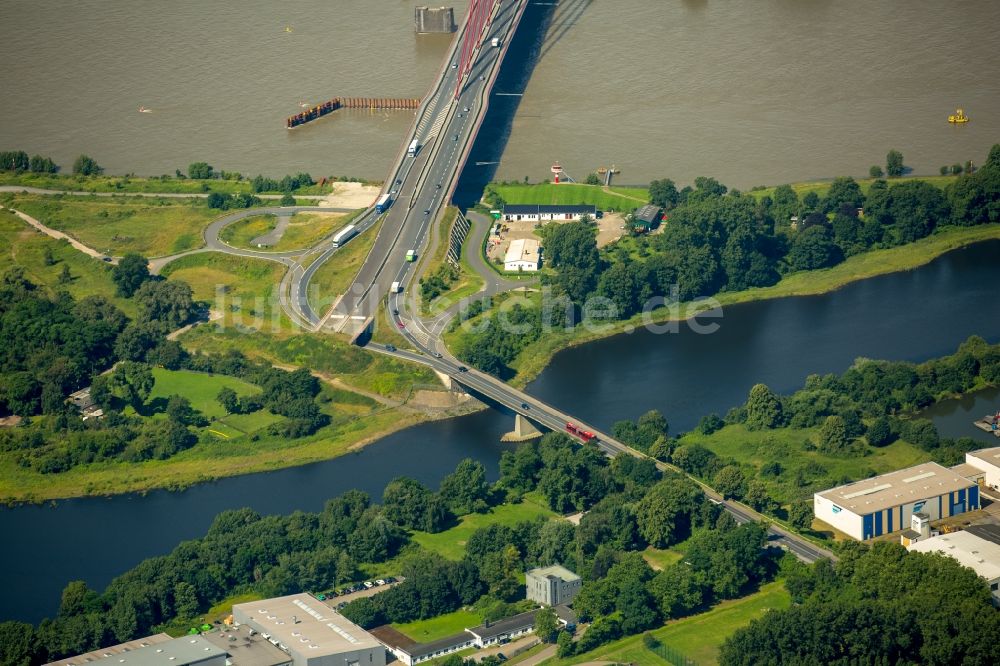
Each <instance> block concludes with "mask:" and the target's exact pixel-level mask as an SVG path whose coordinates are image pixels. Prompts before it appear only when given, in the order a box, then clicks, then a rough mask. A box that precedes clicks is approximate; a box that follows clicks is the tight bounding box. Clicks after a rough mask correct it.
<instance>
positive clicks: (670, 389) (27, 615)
mask: <svg viewBox="0 0 1000 666" xmlns="http://www.w3.org/2000/svg"><path fill="white" fill-rule="evenodd" d="M998 257H1000V241H991V242H987V243H981V244H979V245H977V246H975V247H971V248H967V249H964V250H958V251H956V252H952V253H950V254H948V255H946V256H944V257H942V258H940V259H938V260H936V261H934V262H932V263H931V264H928V265H927V266H924V267H922V268H919V269H917V270H914V271H909V272H905V273H897V274H893V275H886V276H882V277H878V278H873V279H871V280H866V281H863V282H858V283H855V284H852V285H849V286H847V287H845V288H843V289H841V290H839V291H836V292H833V293H830V294H826V295H822V296H814V297H797V298H785V299H779V300H773V301H764V302H759V303H750V304H744V305H738V306H732V307H728V308H726V309H725V311H724V316H723V317H722V318H721V319H720V320H718V321H719V323H720V324H721V326H720V328H719V329H718V331H717V332H716V333H714V334H712V335H699V334H696V333H694V332H692V331H691V330H689V329H688V328H687V327H685V326H682V327H681V328H680V330H679V332H678V333H674V334H665V335H654V334H651V333H648V332H641V333H634V334H631V335H620V336H616V337H612V338H607V339H605V340H601V341H598V342H594V343H591V344H588V345H585V346H582V347H578V348H575V349H570V350H567V351H565V352H563V353H561V354H559V355H557V356H556V357H555V359H553V362H552V363H551V365H550V366H549V367H548V368H547V369H546V370H545V371H544V372H543V373H542V374H541V375H540V376H539V377H538V379H537V380H536V381H534V382H533V383H532V384H531V385H530V386H529V387H528V391H529V392H530V393H532V394H533V395H536V396H538V397H539V398H541V399H543V400H547V401H550V402H552V403H553V404H554V405H556V406H558V407H560V408H562V409H564V410H566V411H568V412H570V413H573V414H578V415H579V416H580V417H581V418H585V419H586V420H588V421H589V422H591V423H593V424H595V425H597V426H599V427H601V428H610V427H611V425H612V423H613V422H614V421H616V420H619V419H623V418H635V417H637V416H639V415H640V414H642V413H643V412H645V411H647V410H649V409H654V408H655V409H659V410H660V411H662V412H663V413H664V414H665V415H666V416H667V418H668V419H669V421H670V423H671V427H672V429H673V430H674V431H675V432H677V431H683V430H687V429H690V428H691V427H693V426H694V425H695V423H697V421H698V419H699V418H700V417H701V416H702V415H704V414H707V413H709V412H713V411H714V412H718V413H720V414H722V413H724V412H725V411H726V410H727V409H728V408H729V407H732V406H733V405H735V404H738V403H740V402H742V401H743V399H744V398H745V396H746V394H747V391H748V390H749V388H750V387H751V386H752V385H753V384H755V383H756V382H759V381H763V382H766V383H767V384H769V385H770V386H771V387H772V388H774V389H775V390H777V391H780V392H788V391H792V390H794V389H796V388H798V387H799V386H801V385H802V383H803V381H804V379H805V377H806V376H807V375H809V374H810V373H826V372H841V371H843V370H844V369H845V368H847V367H848V366H850V364H851V363H852V362H853V361H854V360H855V359H856V358H858V357H871V358H884V359H902V360H913V361H918V360H922V359H926V358H930V357H934V356H940V355H944V354H947V353H950V352H952V351H953V350H954V349H955V347H956V346H957V345H958V344H959V343H960V342H961V341H962V340H964V339H965V338H967V337H968V336H969V335H972V334H978V335H981V336H983V337H984V338H986V339H987V340H988V341H990V342H996V341H998V340H1000V311H998V309H997V308H988V307H984V305H985V304H989V303H993V302H995V300H996V289H997V285H1000V264H998V262H997V258H998ZM981 395H982V396H985V397H982V398H981V399H982V400H983V401H984V402H992V403H995V402H996V400H995V399H994V398H995V397H996V396H994V397H993V398H991V397H989V396H986V395H985V394H981ZM941 409H942V415H941V418H945V416H946V414H945V411H946V410H947V409H949V408H948V407H942V408H941ZM972 411H973V412H974V414H975V416H981V414H980V412H981V413H982V414H985V413H986V412H987V411H989V407H987V406H986V404H976V405H975V408H974V409H973V410H972ZM937 419H938V417H937V416H936V415H935V420H937ZM970 420H971V419H970V418H969V417H968V416H966V415H960V416H959V417H956V421H955V423H956V430H955V431H954V432H951V431H949V430H948V429H947V428H946V427H944V426H943V425H941V422H939V426H940V427H941V428H942V433H943V434H945V435H951V436H956V435H963V434H964V435H971V436H975V432H978V431H974V429H972V428H971V426H968V425H967V424H968V421H970ZM963 423H965V424H966V425H963ZM510 426H511V424H510V417H509V415H504V414H501V413H499V412H496V411H485V412H481V413H477V414H473V415H471V416H467V417H462V418H457V419H452V420H448V421H440V422H435V423H428V424H424V425H420V426H416V427H414V428H410V429H408V430H405V431H402V432H399V433H396V434H394V435H391V436H389V437H386V438H385V439H383V440H381V441H379V442H378V443H376V444H373V445H371V446H369V447H367V448H365V449H364V450H362V451H360V452H359V453H356V454H352V455H348V456H344V457H342V458H337V459H335V460H331V461H327V462H322V463H316V464H313V465H307V466H303V467H297V468H293V469H287V470H281V471H276V472H268V473H263V474H253V475H248V476H242V477H235V478H230V479H223V480H220V481H218V482H215V483H210V484H205V485H201V486H197V487H194V488H191V489H189V490H187V491H184V492H181V493H170V492H165V491H159V492H152V493H149V494H148V495H145V496H122V497H113V498H110V499H93V498H89V499H79V500H70V501H65V502H60V503H58V505H57V506H55V507H54V508H53V507H51V506H32V507H22V508H17V509H5V510H0V534H3V535H4V538H3V541H4V547H3V548H0V571H2V572H3V574H4V576H3V578H4V581H5V584H4V594H2V595H0V620H3V619H20V620H27V621H37V620H39V619H40V618H42V617H44V616H46V615H51V614H53V613H54V612H55V611H56V609H57V608H58V604H59V593H60V591H61V589H62V588H63V587H64V585H65V584H66V583H67V582H68V581H70V580H74V579H83V580H86V581H87V582H88V583H89V584H90V585H91V586H92V587H94V588H96V589H101V588H103V586H104V585H106V584H107V583H108V582H109V581H110V579H111V578H112V577H114V576H115V575H117V574H119V573H121V572H123V571H125V570H126V569H128V568H129V567H131V566H133V565H135V564H136V563H137V562H139V561H140V560H142V559H143V558H146V557H150V556H152V555H158V554H163V553H167V552H169V551H170V550H171V549H172V548H173V547H174V546H175V545H176V544H177V543H178V542H179V541H182V540H184V539H190V538H194V537H197V536H199V535H201V534H203V533H204V532H205V530H206V528H207V527H208V525H209V524H210V522H211V520H212V518H213V516H214V515H215V514H216V513H218V512H219V511H222V510H225V509H232V508H238V507H242V506H250V507H253V508H254V509H256V510H257V511H260V512H262V513H288V512H291V511H293V510H295V509H302V510H306V511H316V510H319V509H320V508H321V507H322V506H323V503H324V502H325V501H326V500H327V499H328V498H330V497H333V496H335V495H337V494H339V493H341V492H343V491H345V490H347V489H350V488H360V489H361V490H365V491H367V492H369V493H372V494H373V495H375V496H378V495H380V493H381V489H382V487H383V486H384V485H385V484H386V483H387V482H388V481H389V480H391V479H392V478H394V477H396V476H399V475H402V474H406V475H409V476H412V477H415V478H417V479H419V480H420V481H422V482H424V483H426V484H430V485H432V486H436V484H437V483H438V482H439V481H440V479H441V478H442V477H443V476H444V475H445V474H447V473H448V472H449V471H451V470H452V469H453V468H454V466H455V464H456V463H457V462H458V461H459V460H461V459H462V458H463V457H466V456H468V457H472V458H475V459H478V460H480V461H482V462H483V463H484V464H485V465H486V466H487V469H488V471H489V473H490V476H491V477H492V478H496V476H497V474H498V469H497V463H498V459H499V456H500V453H501V452H502V451H503V450H505V449H506V448H508V445H503V444H500V443H499V438H500V435H501V434H502V433H504V432H505V431H507V430H509V429H510Z"/></svg>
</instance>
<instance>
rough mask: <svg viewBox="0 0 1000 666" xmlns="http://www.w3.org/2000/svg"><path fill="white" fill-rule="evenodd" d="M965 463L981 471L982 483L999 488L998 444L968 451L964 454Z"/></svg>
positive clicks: (999, 455)
mask: <svg viewBox="0 0 1000 666" xmlns="http://www.w3.org/2000/svg"><path fill="white" fill-rule="evenodd" d="M965 464H966V465H971V466H972V467H975V468H976V469H978V470H980V471H981V472H982V473H983V483H984V484H986V485H987V486H989V487H990V488H993V489H994V490H1000V446H994V447H993V448H990V449H977V450H976V451H969V452H968V453H966V454H965Z"/></svg>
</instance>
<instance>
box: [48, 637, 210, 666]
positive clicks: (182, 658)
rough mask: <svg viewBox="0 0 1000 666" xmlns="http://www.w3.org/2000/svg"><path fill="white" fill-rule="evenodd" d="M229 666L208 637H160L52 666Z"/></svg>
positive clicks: (112, 647)
mask: <svg viewBox="0 0 1000 666" xmlns="http://www.w3.org/2000/svg"><path fill="white" fill-rule="evenodd" d="M91 664H92V665H93V666H226V651H225V650H223V649H221V648H219V647H216V646H215V645H213V644H212V643H210V642H209V641H207V640H205V637H204V636H200V635H195V636H181V637H180V638H171V637H170V636H167V635H166V634H156V635H154V636H148V637H146V638H140V639H137V640H134V641H129V642H127V643H121V644H119V645H113V646H111V647H106V648H102V649H100V650H94V651H93V652H87V653H86V654H81V655H78V656H76V657H69V658H67V659H60V660H59V661H54V662H52V663H51V664H49V665H48V666H54V665H58V666H89V665H91Z"/></svg>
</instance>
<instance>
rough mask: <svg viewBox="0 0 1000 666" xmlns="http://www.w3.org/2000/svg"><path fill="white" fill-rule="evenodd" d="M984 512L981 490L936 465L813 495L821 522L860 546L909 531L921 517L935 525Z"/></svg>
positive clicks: (918, 466) (909, 468) (887, 475)
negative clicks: (918, 515)
mask: <svg viewBox="0 0 1000 666" xmlns="http://www.w3.org/2000/svg"><path fill="white" fill-rule="evenodd" d="M978 508H979V486H977V485H976V484H975V482H973V481H970V480H969V479H967V478H965V477H963V476H961V475H959V474H956V473H955V472H954V471H952V470H950V469H948V468H947V467H943V466H941V465H939V464H937V463H934V462H929V463H924V464H922V465H916V466H914V467H908V468H906V469H901V470H897V471H895V472H889V473H888V474H881V475H879V476H876V477H872V478H870V479H865V480H864V481H858V482H856V483H849V484H847V485H846V486H839V487H837V488H831V489H830V490H825V491H823V492H819V493H816V494H815V495H813V512H814V514H815V515H816V517H817V518H819V519H820V520H822V521H823V522H824V523H826V524H828V525H830V526H831V527H834V528H836V529H838V530H840V531H841V532H843V533H845V534H847V535H849V536H851V537H854V538H855V539H858V540H859V541H863V540H865V539H871V538H873V537H877V536H881V535H883V534H888V533H890V532H895V531H897V530H902V529H906V528H907V527H908V526H909V525H910V518H911V516H912V515H913V514H914V513H917V512H920V513H925V514H927V516H928V517H929V518H930V520H932V521H933V520H940V519H942V518H948V517H949V516H954V515H957V514H960V513H964V512H966V511H971V510H974V509H978Z"/></svg>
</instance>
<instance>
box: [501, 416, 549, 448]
mask: <svg viewBox="0 0 1000 666" xmlns="http://www.w3.org/2000/svg"><path fill="white" fill-rule="evenodd" d="M541 436H542V431H541V430H539V429H538V426H536V425H535V424H534V423H532V422H531V420H530V419H529V418H528V417H526V416H522V415H521V414H515V415H514V430H513V431H511V432H509V433H507V434H506V435H504V436H503V437H501V438H500V441H501V442H526V441H528V440H529V439H536V438H538V437H541Z"/></svg>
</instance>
